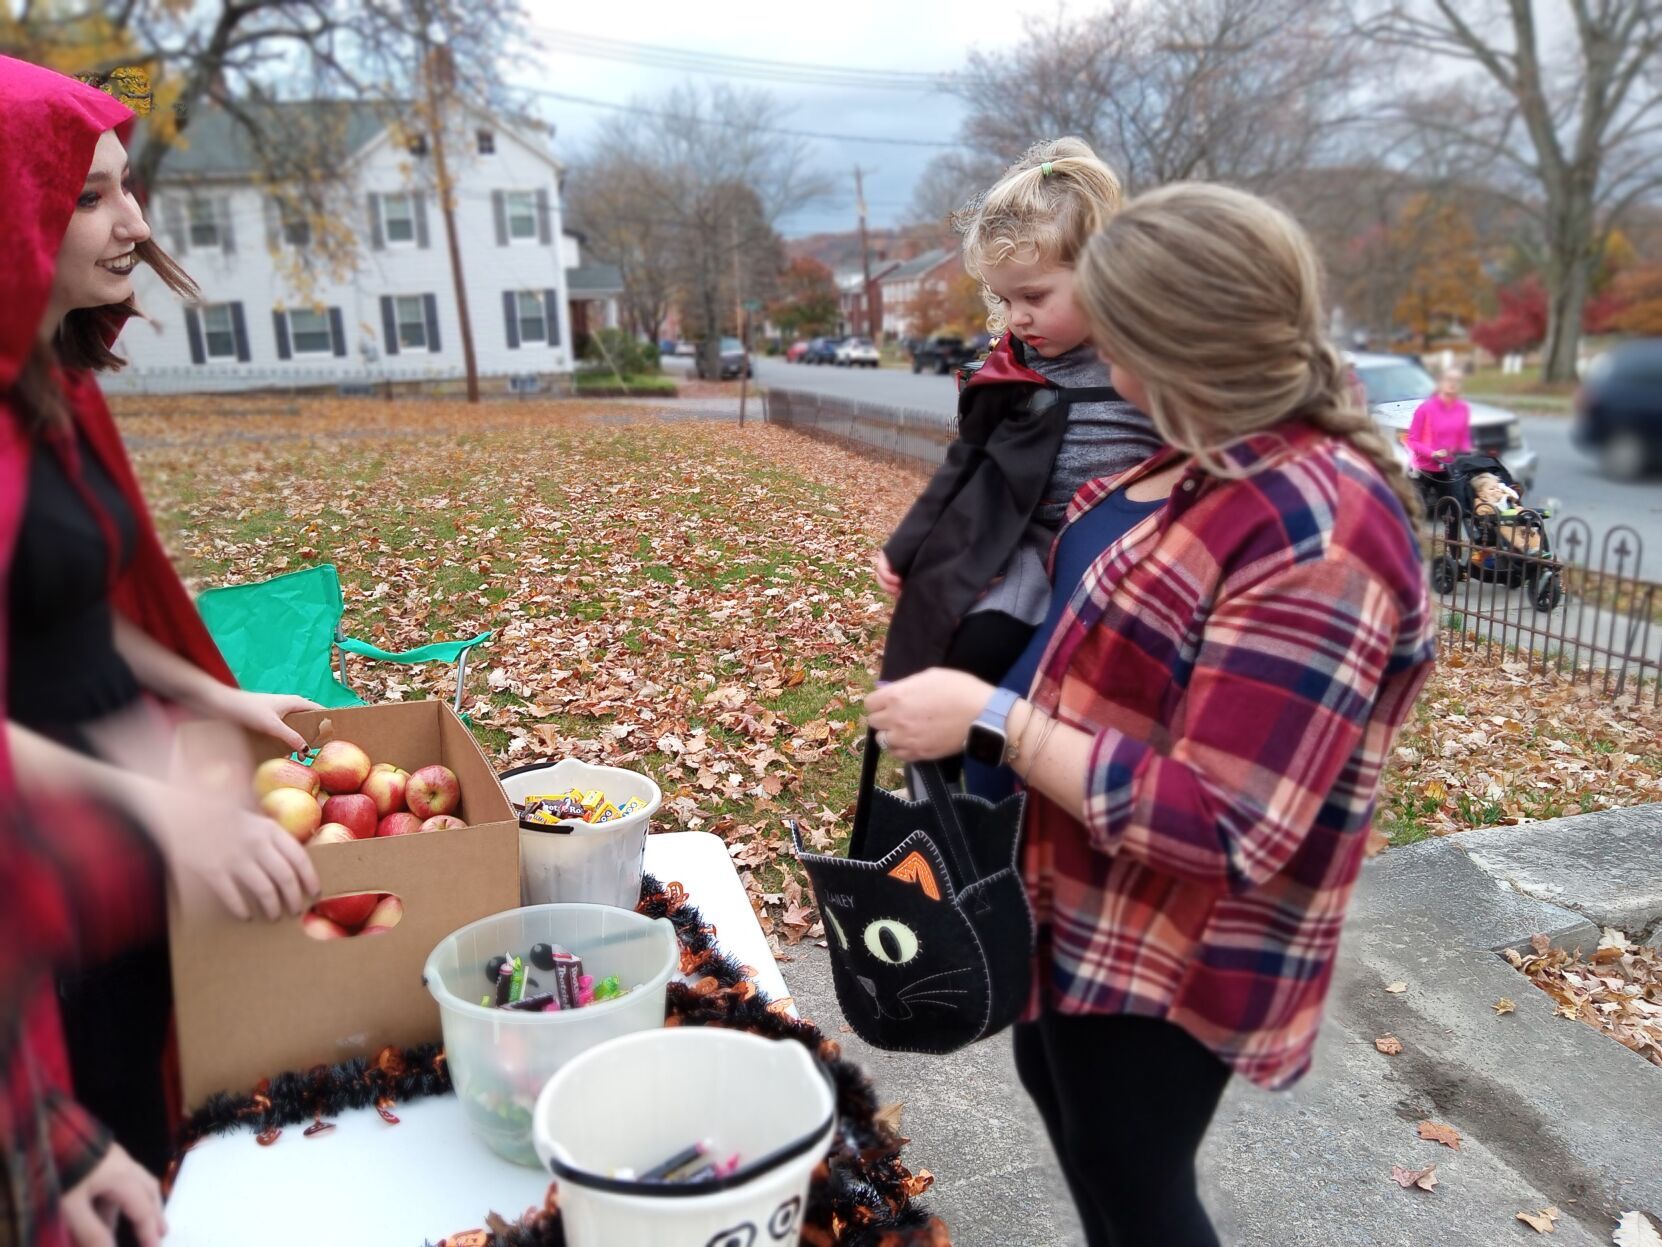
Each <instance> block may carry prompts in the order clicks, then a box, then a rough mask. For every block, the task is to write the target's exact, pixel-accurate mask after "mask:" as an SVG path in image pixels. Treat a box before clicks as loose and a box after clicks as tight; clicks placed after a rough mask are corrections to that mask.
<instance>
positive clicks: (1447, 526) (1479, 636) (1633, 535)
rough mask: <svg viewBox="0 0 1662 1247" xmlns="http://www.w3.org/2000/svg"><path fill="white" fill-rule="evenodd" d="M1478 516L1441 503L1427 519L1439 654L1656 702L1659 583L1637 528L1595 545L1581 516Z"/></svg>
mask: <svg viewBox="0 0 1662 1247" xmlns="http://www.w3.org/2000/svg"><path fill="white" fill-rule="evenodd" d="M1478 510H1479V511H1484V513H1483V514H1477V513H1474V512H1473V511H1472V510H1468V509H1465V508H1463V507H1462V506H1461V504H1460V502H1459V501H1458V500H1456V499H1454V498H1451V497H1443V498H1439V499H1437V500H1436V504H1435V506H1434V507H1433V508H1432V509H1431V511H1430V513H1429V515H1428V532H1427V541H1426V552H1427V559H1428V563H1429V567H1430V572H1431V587H1432V590H1433V592H1434V593H1435V594H1436V598H1437V601H1438V603H1439V606H1440V609H1441V610H1442V613H1443V614H1442V622H1443V637H1444V644H1445V646H1451V647H1454V648H1457V649H1460V650H1463V651H1474V650H1475V651H1481V652H1482V653H1483V654H1484V655H1485V656H1486V657H1490V658H1493V657H1496V656H1497V655H1498V656H1499V657H1501V658H1503V659H1507V658H1509V659H1511V660H1512V661H1516V662H1520V663H1523V664H1524V665H1525V668H1526V670H1527V671H1528V673H1530V674H1535V673H1541V674H1550V675H1553V676H1555V677H1561V678H1565V679H1569V680H1575V681H1580V682H1583V683H1586V684H1588V685H1589V686H1591V687H1596V688H1598V689H1599V690H1600V692H1601V693H1602V694H1603V695H1604V696H1607V697H1610V698H1612V699H1622V698H1631V699H1633V700H1635V701H1637V700H1640V699H1648V700H1649V702H1650V704H1651V705H1653V706H1654V705H1662V618H1659V616H1658V610H1659V608H1662V586H1658V585H1656V584H1652V583H1650V582H1648V581H1646V580H1645V579H1644V577H1643V572H1644V567H1643V563H1644V541H1643V540H1642V539H1641V538H1640V536H1639V534H1638V532H1637V531H1636V530H1634V529H1633V528H1630V527H1629V526H1627V525H1625V524H1618V525H1616V526H1615V527H1613V528H1611V529H1609V530H1608V531H1607V532H1605V533H1604V534H1603V536H1602V537H1597V536H1595V534H1594V532H1593V530H1592V528H1591V526H1590V525H1588V523H1587V522H1586V521H1585V520H1581V519H1562V520H1559V519H1554V518H1553V517H1552V516H1550V515H1542V514H1541V513H1539V512H1536V511H1529V510H1522V511H1516V512H1504V513H1503V512H1499V511H1494V510H1485V509H1484V508H1482V507H1479V508H1478Z"/></svg>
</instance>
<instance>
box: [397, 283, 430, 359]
mask: <svg viewBox="0 0 1662 1247" xmlns="http://www.w3.org/2000/svg"><path fill="white" fill-rule="evenodd" d="M393 305H394V308H395V310H396V311H397V314H398V349H399V350H401V351H425V350H428V349H430V348H429V347H428V345H427V312H426V310H425V309H424V308H423V306H422V302H421V296H420V295H399V296H398V298H396V299H394V300H393Z"/></svg>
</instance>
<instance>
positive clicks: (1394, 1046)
mask: <svg viewBox="0 0 1662 1247" xmlns="http://www.w3.org/2000/svg"><path fill="white" fill-rule="evenodd" d="M1373 1046H1374V1047H1376V1048H1378V1049H1379V1050H1380V1051H1381V1052H1383V1053H1384V1054H1385V1055H1386V1056H1396V1054H1397V1053H1399V1052H1401V1051H1402V1040H1400V1039H1398V1038H1397V1037H1396V1036H1395V1035H1390V1034H1386V1035H1381V1036H1380V1037H1379V1038H1378V1039H1376V1040H1374V1041H1373Z"/></svg>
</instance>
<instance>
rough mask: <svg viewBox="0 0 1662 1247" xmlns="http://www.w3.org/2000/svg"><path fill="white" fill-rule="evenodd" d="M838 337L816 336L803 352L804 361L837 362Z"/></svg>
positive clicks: (814, 362)
mask: <svg viewBox="0 0 1662 1247" xmlns="http://www.w3.org/2000/svg"><path fill="white" fill-rule="evenodd" d="M839 341H840V339H838V338H815V339H814V340H813V341H812V342H810V343H808V349H807V350H806V351H804V352H802V362H803V363H805V364H834V363H836V362H837V343H838V342H839Z"/></svg>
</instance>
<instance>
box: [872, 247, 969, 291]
mask: <svg viewBox="0 0 1662 1247" xmlns="http://www.w3.org/2000/svg"><path fill="white" fill-rule="evenodd" d="M951 257H952V249H951V248H950V247H936V248H935V249H934V250H932V251H925V252H924V253H923V254H922V255H915V256H913V257H912V258H911V259H910V260H906V261H903V262H902V263H901V264H900V266H899V267H898V268H896V269H895V270H894V271H893V272H892V273H886V274H884V276H883V279H882V280H884V281H885V282H890V281H905V280H907V279H908V278H911V277H919V276H922V275H923V274H924V273H927V272H928V271H929V270H930V269H932V268H935V267H937V266H938V265H940V264H941V263H943V262H944V261H946V260H948V259H951Z"/></svg>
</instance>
